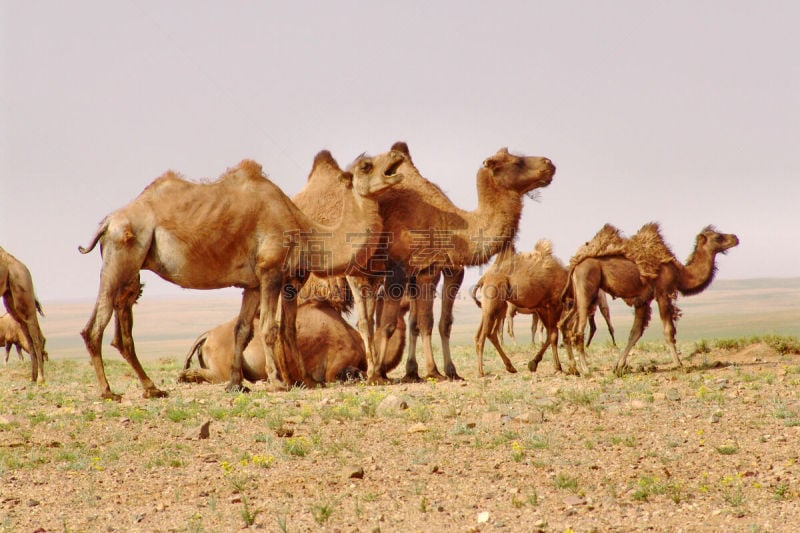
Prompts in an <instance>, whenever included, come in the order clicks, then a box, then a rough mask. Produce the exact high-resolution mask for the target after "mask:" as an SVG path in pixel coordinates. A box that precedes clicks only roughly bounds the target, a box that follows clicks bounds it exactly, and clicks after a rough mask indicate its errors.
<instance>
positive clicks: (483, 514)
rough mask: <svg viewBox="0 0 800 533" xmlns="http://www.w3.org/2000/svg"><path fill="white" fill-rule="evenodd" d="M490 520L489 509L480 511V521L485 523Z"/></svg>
mask: <svg viewBox="0 0 800 533" xmlns="http://www.w3.org/2000/svg"><path fill="white" fill-rule="evenodd" d="M488 521H489V511H482V512H480V513H478V523H479V524H485V523H486V522H488Z"/></svg>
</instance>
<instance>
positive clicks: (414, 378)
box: [400, 374, 422, 383]
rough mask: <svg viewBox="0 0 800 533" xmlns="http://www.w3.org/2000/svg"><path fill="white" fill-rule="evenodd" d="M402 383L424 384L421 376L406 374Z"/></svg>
mask: <svg viewBox="0 0 800 533" xmlns="http://www.w3.org/2000/svg"><path fill="white" fill-rule="evenodd" d="M400 383H422V378H421V377H419V374H406V375H405V376H403V378H402V379H401V380H400Z"/></svg>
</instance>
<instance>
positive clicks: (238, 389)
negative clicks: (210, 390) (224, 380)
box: [225, 383, 250, 394]
mask: <svg viewBox="0 0 800 533" xmlns="http://www.w3.org/2000/svg"><path fill="white" fill-rule="evenodd" d="M225 392H234V393H237V394H247V393H248V392H250V389H249V388H247V387H245V386H244V385H242V384H241V383H228V384H227V385H225Z"/></svg>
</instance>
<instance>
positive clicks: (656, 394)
mask: <svg viewBox="0 0 800 533" xmlns="http://www.w3.org/2000/svg"><path fill="white" fill-rule="evenodd" d="M666 399H667V395H666V394H664V393H663V392H654V393H653V400H654V401H657V402H659V401H662V400H666Z"/></svg>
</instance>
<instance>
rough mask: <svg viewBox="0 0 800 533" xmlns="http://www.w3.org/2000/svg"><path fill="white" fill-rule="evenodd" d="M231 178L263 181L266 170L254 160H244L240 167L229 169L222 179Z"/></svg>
mask: <svg viewBox="0 0 800 533" xmlns="http://www.w3.org/2000/svg"><path fill="white" fill-rule="evenodd" d="M231 178H239V179H242V178H243V179H250V180H261V179H263V178H264V170H263V169H262V168H261V165H260V164H258V163H257V162H255V161H253V160H252V159H242V160H241V161H240V162H239V164H238V165H236V166H235V167H232V168H229V169H228V170H227V171H226V172H225V174H223V175H222V177H221V178H220V179H222V180H224V179H231Z"/></svg>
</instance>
